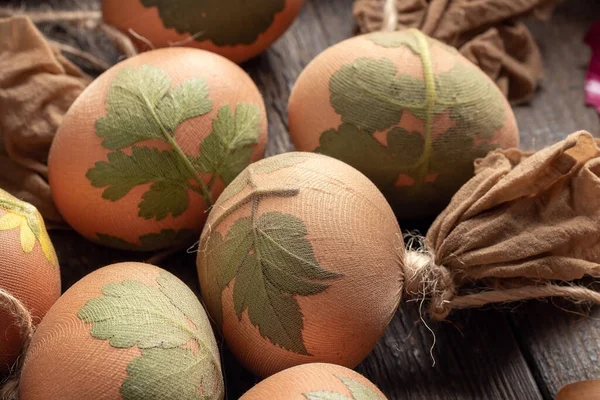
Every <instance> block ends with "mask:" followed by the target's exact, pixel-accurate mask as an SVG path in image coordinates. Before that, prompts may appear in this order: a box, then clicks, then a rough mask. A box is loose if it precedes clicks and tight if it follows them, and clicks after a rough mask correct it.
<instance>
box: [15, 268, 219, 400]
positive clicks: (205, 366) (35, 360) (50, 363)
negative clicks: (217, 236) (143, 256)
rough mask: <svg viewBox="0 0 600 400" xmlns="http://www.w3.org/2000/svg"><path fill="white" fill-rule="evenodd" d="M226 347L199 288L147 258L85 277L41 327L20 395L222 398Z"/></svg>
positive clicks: (28, 399) (26, 399) (29, 398)
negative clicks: (222, 348)
mask: <svg viewBox="0 0 600 400" xmlns="http://www.w3.org/2000/svg"><path fill="white" fill-rule="evenodd" d="M223 390H224V389H223V378H222V375H221V364H220V358H219V351H218V348H217V343H216V341H215V337H214V335H213V332H212V330H211V327H210V322H209V320H208V318H207V316H206V313H205V312H204V309H203V308H202V305H201V304H200V302H199V301H198V299H197V297H196V296H195V295H194V293H193V292H192V291H191V290H190V289H189V288H188V287H187V286H186V285H185V284H184V283H183V282H182V281H180V280H179V279H178V278H177V277H175V276H174V275H172V274H171V273H169V272H167V271H164V270H162V269H160V268H158V267H154V266H152V265H148V264H142V263H131V262H130V263H120V264H113V265H110V266H108V267H104V268H101V269H99V270H97V271H94V272H92V273H91V274H89V275H87V276H85V277H84V278H83V279H81V280H80V281H79V282H77V283H76V284H75V285H73V286H72V287H71V288H70V289H69V290H67V291H66V292H65V294H63V295H62V296H61V298H60V299H59V300H58V301H57V302H56V304H55V305H54V306H53V307H52V308H51V309H50V311H49V312H48V314H46V317H45V318H44V320H43V321H42V323H41V324H40V325H39V327H38V329H37V331H36V332H35V334H34V336H33V339H32V342H31V345H30V348H29V351H28V352H27V356H26V358H25V363H24V366H23V371H22V375H21V382H20V399H21V400H36V399H43V400H49V399H52V400H54V399H61V400H69V399H119V398H123V399H126V400H127V399H197V398H200V397H201V398H203V399H204V398H205V399H222V398H223Z"/></svg>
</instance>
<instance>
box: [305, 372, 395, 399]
mask: <svg viewBox="0 0 600 400" xmlns="http://www.w3.org/2000/svg"><path fill="white" fill-rule="evenodd" d="M337 378H338V379H339V380H340V381H342V382H343V383H344V385H346V387H347V388H348V390H349V391H350V393H351V394H352V397H347V396H345V395H343V394H341V393H336V392H328V391H320V392H310V393H304V397H306V399H307V400H383V399H382V398H381V396H379V395H378V394H377V393H375V392H374V391H372V390H371V389H369V388H368V387H366V386H365V385H363V384H362V383H360V382H357V381H355V380H353V379H350V378H345V377H343V376H338V377H337Z"/></svg>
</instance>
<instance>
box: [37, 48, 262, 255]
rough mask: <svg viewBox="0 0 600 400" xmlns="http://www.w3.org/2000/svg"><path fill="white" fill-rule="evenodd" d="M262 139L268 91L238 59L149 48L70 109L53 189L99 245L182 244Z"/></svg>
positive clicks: (56, 151) (52, 173)
mask: <svg viewBox="0 0 600 400" xmlns="http://www.w3.org/2000/svg"><path fill="white" fill-rule="evenodd" d="M266 137H267V120H266V113H265V108H264V103H263V100H262V96H261V94H260V93H259V91H258V89H257V87H256V85H255V84H254V83H253V81H252V79H251V78H250V77H249V76H248V75H247V74H246V73H245V72H244V71H243V70H242V69H241V68H240V67H238V66H237V65H236V64H234V63H232V62H231V61H229V60H227V59H226V58H224V57H221V56H219V55H217V54H214V53H210V52H207V51H203V50H198V49H162V50H155V51H152V52H147V53H143V54H140V55H138V56H136V57H133V58H130V59H128V60H126V61H123V62H121V63H119V64H117V65H115V66H114V67H112V68H111V69H109V70H108V71H106V72H105V73H104V74H102V75H101V76H100V77H99V78H97V79H96V80H95V81H94V82H93V83H92V84H91V85H90V86H89V87H88V88H87V89H86V90H85V91H84V92H83V93H82V94H81V95H80V96H79V98H77V100H76V101H75V102H74V103H73V105H72V106H71V108H70V109H69V111H68V113H67V115H66V116H65V118H64V121H63V123H62V124H61V126H60V128H59V130H58V132H57V134H56V137H55V139H54V142H53V144H52V147H51V149H50V155H49V160H48V165H49V180H50V186H51V189H52V196H53V198H54V202H55V203H56V206H57V207H58V209H59V211H60V212H61V214H62V215H63V217H64V218H65V220H66V221H67V222H68V223H69V224H70V225H71V226H72V227H73V228H74V229H75V230H76V231H78V232H79V233H80V234H82V235H84V236H86V237H87V238H89V239H91V240H94V241H96V242H99V243H101V244H104V245H108V246H112V247H116V248H123V249H134V250H156V249H160V248H167V247H175V246H178V245H185V244H187V243H190V242H194V241H195V240H197V238H198V235H199V234H200V231H201V229H202V225H203V222H204V220H205V219H206V210H207V208H209V207H210V206H211V205H212V204H213V203H214V201H215V200H216V199H217V197H218V196H219V194H220V193H221V191H222V190H223V188H224V187H225V186H226V185H227V184H229V183H230V182H231V181H232V180H233V179H234V178H235V176H236V175H237V174H238V173H239V172H241V171H242V170H243V169H244V168H245V167H246V166H247V165H248V164H249V163H250V162H252V161H254V160H257V159H259V158H261V157H262V155H263V153H264V146H265V141H266Z"/></svg>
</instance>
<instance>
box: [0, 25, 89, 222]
mask: <svg viewBox="0 0 600 400" xmlns="http://www.w3.org/2000/svg"><path fill="white" fill-rule="evenodd" d="M89 82H90V78H89V77H88V76H87V75H85V74H84V73H83V72H82V71H81V70H79V69H78V68H77V67H76V66H75V65H73V64H72V63H71V62H69V61H68V60H67V59H66V58H64V57H63V56H62V55H61V54H60V51H59V50H58V49H57V48H55V47H54V46H52V45H51V44H49V43H48V42H47V41H46V39H45V38H44V37H43V36H42V34H41V33H40V32H39V31H38V30H37V28H36V27H35V25H34V24H33V23H32V22H31V20H30V19H29V18H27V17H24V16H15V17H11V18H6V19H0V188H3V189H5V190H7V191H8V192H10V193H12V194H13V195H15V196H16V197H18V198H20V199H23V200H25V201H26V202H29V203H31V204H33V205H34V206H36V207H37V208H38V209H39V211H40V213H41V214H42V215H43V216H44V218H46V219H47V220H48V221H49V222H50V223H51V222H59V221H61V220H62V218H61V216H60V214H59V213H58V211H57V210H56V208H55V206H54V204H53V202H52V197H51V195H50V187H49V185H48V182H47V180H46V179H47V175H48V171H47V170H48V167H47V165H46V159H47V157H48V150H49V148H50V145H51V143H52V139H53V138H54V134H55V132H56V130H57V128H58V126H59V125H60V123H61V122H62V119H63V116H64V114H65V113H66V112H67V110H68V108H69V106H70V105H71V104H72V103H73V101H74V100H75V99H76V98H77V96H78V95H79V94H80V93H81V91H82V90H83V89H84V88H85V87H86V86H87V84H88V83H89Z"/></svg>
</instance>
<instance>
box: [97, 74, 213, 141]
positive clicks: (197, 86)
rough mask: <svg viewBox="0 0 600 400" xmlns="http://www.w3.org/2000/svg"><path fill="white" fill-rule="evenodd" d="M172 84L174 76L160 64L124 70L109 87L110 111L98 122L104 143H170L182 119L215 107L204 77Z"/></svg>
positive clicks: (108, 108)
mask: <svg viewBox="0 0 600 400" xmlns="http://www.w3.org/2000/svg"><path fill="white" fill-rule="evenodd" d="M170 87H171V79H170V78H169V77H168V76H167V74H166V73H165V72H164V71H163V70H161V69H160V68H158V67H154V66H151V65H142V66H140V67H139V68H133V67H128V68H123V69H121V70H120V71H119V73H118V74H117V76H116V77H115V79H114V80H113V81H112V83H111V86H110V89H109V90H108V97H107V99H106V105H107V111H108V114H107V115H106V116H105V117H101V118H99V119H98V120H97V121H96V134H97V135H98V136H99V137H101V138H104V140H103V141H102V146H104V147H105V148H107V149H110V150H120V149H123V148H125V147H129V146H131V145H133V144H136V143H138V142H141V141H143V140H150V139H159V140H162V141H164V142H167V143H169V144H171V141H170V140H169V137H171V136H172V135H173V131H174V130H175V128H176V127H177V126H178V125H179V124H180V123H181V122H183V121H185V120H186V119H188V118H193V117H197V116H200V115H204V114H206V113H208V112H209V111H210V110H211V109H212V105H213V103H212V100H210V99H209V98H208V87H207V86H206V82H205V81H204V79H203V78H199V77H198V78H192V79H189V80H187V81H184V83H183V84H181V85H180V86H177V87H175V88H172V89H171V88H170Z"/></svg>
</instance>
